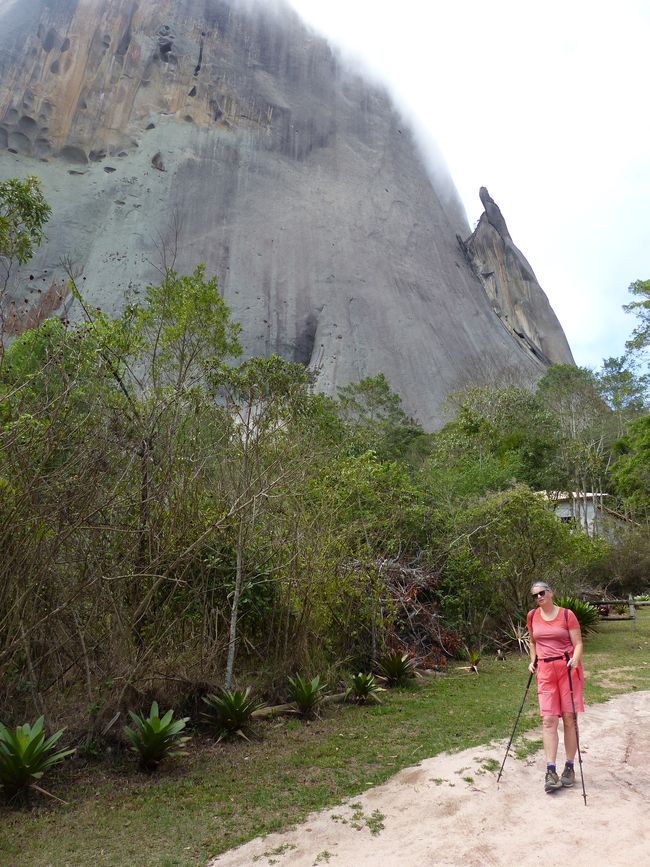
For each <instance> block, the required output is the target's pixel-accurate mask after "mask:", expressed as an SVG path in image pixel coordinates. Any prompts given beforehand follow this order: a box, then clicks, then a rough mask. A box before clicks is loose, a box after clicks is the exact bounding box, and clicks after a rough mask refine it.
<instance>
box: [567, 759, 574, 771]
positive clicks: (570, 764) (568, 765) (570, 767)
mask: <svg viewBox="0 0 650 867" xmlns="http://www.w3.org/2000/svg"><path fill="white" fill-rule="evenodd" d="M566 767H567V768H568V769H569V770H570V771H572V770H573V762H570V761H569V760H568V759H567V760H566Z"/></svg>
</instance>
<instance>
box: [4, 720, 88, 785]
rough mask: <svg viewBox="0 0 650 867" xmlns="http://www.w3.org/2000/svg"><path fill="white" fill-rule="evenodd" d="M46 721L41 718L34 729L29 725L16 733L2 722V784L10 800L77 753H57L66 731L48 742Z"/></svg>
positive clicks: (54, 735) (23, 726) (25, 725)
mask: <svg viewBox="0 0 650 867" xmlns="http://www.w3.org/2000/svg"><path fill="white" fill-rule="evenodd" d="M44 722H45V718H44V717H42V716H41V717H39V718H38V719H37V720H36V722H35V723H34V725H33V726H30V725H29V723H25V724H24V725H21V726H16V730H15V731H14V732H11V731H10V730H9V729H8V728H7V727H6V726H4V725H3V724H2V723H0V783H1V784H2V787H3V789H4V792H5V795H6V796H7V798H8V799H9V800H11V799H13V798H15V797H16V796H18V795H20V794H24V793H26V792H27V790H28V789H29V787H30V786H33V785H34V784H35V781H36V780H40V779H41V777H42V776H43V774H44V773H45V771H47V770H49V769H50V768H51V767H52V766H53V765H57V764H59V762H61V761H63V759H64V758H65V757H66V756H69V755H71V754H72V753H74V749H70V750H59V751H58V752H56V751H55V749H54V747H55V744H56V743H57V741H58V740H59V738H60V737H61V735H62V734H63V732H64V729H60V730H59V731H58V732H55V733H54V734H53V735H51V736H50V737H49V738H47V739H46V738H45V733H44V731H43V727H44Z"/></svg>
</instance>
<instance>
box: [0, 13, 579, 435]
mask: <svg viewBox="0 0 650 867" xmlns="http://www.w3.org/2000/svg"><path fill="white" fill-rule="evenodd" d="M26 174H36V175H37V176H38V177H39V178H40V179H41V180H42V183H43V186H44V190H45V194H46V196H47V198H48V200H49V201H50V203H51V205H52V208H53V215H52V219H51V222H50V225H49V227H48V242H47V244H46V245H45V246H44V247H43V248H41V250H39V252H38V254H37V256H36V257H35V259H34V260H33V261H32V262H31V263H30V265H29V267H28V269H22V270H21V271H20V272H18V273H17V277H16V279H15V281H14V283H13V284H12V287H11V289H10V292H11V297H12V299H13V300H12V302H11V304H12V307H11V310H10V317H9V322H10V326H11V329H12V330H13V332H14V333H17V332H19V331H20V330H21V329H23V328H25V327H29V326H30V325H33V324H34V323H36V322H38V321H39V320H40V319H42V318H43V317H44V316H46V315H50V314H51V313H52V312H54V311H57V312H61V311H68V312H69V315H73V316H74V310H73V309H71V299H70V298H69V297H68V294H67V290H66V286H65V279H64V277H63V273H62V270H61V267H60V262H61V258H62V256H64V255H69V256H70V257H72V259H73V260H74V261H75V262H76V263H77V264H78V266H79V268H82V269H83V274H84V276H85V282H84V284H83V286H84V289H85V291H86V294H87V296H88V299H89V301H90V302H91V303H93V304H95V305H96V306H99V307H101V308H102V309H104V310H108V311H117V310H119V309H120V308H121V306H122V305H123V304H124V303H125V299H126V298H128V297H137V296H138V294H139V293H140V292H142V290H143V288H144V287H145V286H146V285H147V283H149V282H151V281H155V280H156V279H157V277H158V276H159V275H158V272H157V266H158V265H159V264H160V247H161V246H164V247H166V249H167V251H168V252H169V251H172V253H173V254H174V255H175V257H176V259H175V264H176V268H177V270H179V271H187V270H190V269H192V268H193V267H194V265H195V264H196V263H197V262H200V261H203V262H205V263H206V265H207V268H208V272H211V273H215V274H217V275H218V277H219V281H220V286H221V289H222V291H223V293H224V296H225V298H226V300H227V302H228V304H229V305H230V307H231V309H232V313H233V316H234V318H235V319H237V320H238V321H239V322H240V323H241V324H242V327H243V334H242V338H243V344H244V346H245V349H246V352H247V353H248V354H255V353H261V354H268V353H271V352H276V353H279V354H281V355H283V356H285V357H287V358H290V359H293V360H297V361H301V362H304V363H305V364H308V365H311V366H312V367H314V368H317V369H318V370H319V376H318V386H319V387H320V388H321V389H323V390H324V391H327V392H330V393H335V391H336V388H337V387H338V386H340V385H345V384H347V383H349V382H351V381H355V380H358V379H360V378H362V377H364V376H369V375H374V374H376V373H378V372H379V371H383V372H384V373H385V374H386V376H387V378H388V379H389V381H390V382H391V385H392V387H393V388H394V389H395V390H396V391H397V392H398V393H399V394H400V395H401V396H402V399H403V402H404V406H405V409H406V410H407V411H408V412H409V413H410V414H412V415H413V416H415V417H417V418H418V419H419V420H420V421H421V422H422V423H423V424H424V425H425V426H426V427H435V426H437V425H438V424H440V423H441V421H442V420H443V417H444V410H443V409H442V405H443V401H444V398H445V396H446V394H447V393H448V392H449V391H451V390H454V389H457V388H459V387H461V386H463V385H465V384H467V383H468V382H486V381H490V380H495V379H500V378H507V379H508V380H509V381H515V382H518V383H520V384H522V385H530V384H532V383H534V382H535V380H536V379H537V378H539V376H540V375H542V373H543V371H544V369H545V367H546V365H548V364H549V363H571V362H572V358H571V352H570V350H569V347H568V344H567V342H566V338H565V337H564V334H563V332H562V329H561V327H560V325H559V323H558V321H557V319H556V318H555V316H554V314H553V312H552V310H551V308H550V306H549V305H548V301H547V299H546V296H545V295H544V293H543V291H542V290H541V288H540V287H539V286H538V284H537V282H536V281H535V280H534V275H533V279H532V280H529V279H527V278H526V277H523V278H522V268H523V266H522V261H523V262H525V259H523V256H521V254H519V256H520V257H521V258H517V256H515V254H514V252H513V248H514V245H512V243H511V240H510V239H509V235H508V236H507V237H506V236H505V235H504V234H503V232H502V231H500V228H499V226H500V223H499V221H498V220H496V223H497V224H498V225H497V226H495V222H494V221H493V220H492V218H491V217H490V210H489V208H491V207H492V206H491V205H490V206H489V208H488V210H487V211H486V219H485V225H484V226H482V227H481V226H479V230H477V231H480V233H481V237H483V238H484V240H483V241H481V242H480V243H479V240H477V235H476V234H475V235H474V236H473V239H474V240H472V239H470V240H469V241H468V242H467V243H465V242H464V241H463V242H462V243H459V240H458V239H459V238H460V239H463V238H467V236H468V235H469V227H468V225H467V221H466V217H465V214H464V211H463V208H462V206H461V204H460V202H459V199H458V197H457V194H456V192H455V190H454V187H453V183H452V182H451V180H450V178H449V177H448V176H447V174H446V173H445V171H444V170H443V169H442V168H440V169H439V170H438V171H436V172H435V174H434V175H433V174H432V173H431V172H430V171H428V170H427V168H426V167H425V164H424V162H423V159H422V157H421V155H420V153H419V152H418V149H417V146H416V144H415V142H414V139H413V136H412V134H411V131H410V130H409V128H408V126H407V125H406V123H405V122H404V120H403V119H402V117H401V116H400V113H399V107H398V106H395V105H394V104H393V103H392V101H391V99H390V98H389V96H388V95H387V94H386V93H385V92H384V91H382V90H381V89H379V88H377V87H376V86H375V85H373V84H370V83H369V82H367V81H365V80H364V79H363V78H361V77H360V76H358V75H357V74H355V73H354V72H353V71H351V70H349V69H348V68H346V66H345V65H344V64H343V63H342V62H341V61H340V60H339V59H338V57H337V55H336V54H335V53H334V52H333V51H332V49H331V48H330V46H329V45H328V44H327V42H326V41H325V40H324V39H322V38H320V37H319V36H317V35H316V34H314V33H313V32H311V31H310V30H308V29H307V28H306V27H305V25H304V24H303V23H302V22H301V20H300V19H299V17H298V16H297V15H296V14H295V13H294V12H293V11H292V10H291V9H290V8H289V7H288V6H287V5H285V4H284V3H282V2H280V0H278V2H277V3H268V2H267V3H255V2H247V0H111V2H110V3H106V2H103V0H0V178H7V177H17V176H25V175H26ZM488 198H489V197H488ZM485 201H487V200H485ZM490 202H491V200H490ZM492 204H493V203H492ZM495 207H496V206H495ZM497 210H498V208H497ZM493 213H494V212H493ZM502 222H503V226H505V222H504V221H503V220H502ZM483 229H485V230H486V231H485V232H484V231H483ZM493 233H496V235H498V238H497V237H496V235H493ZM506 233H507V229H506ZM484 236H489V237H487V240H485V237H484ZM499 239H500V241H499ZM514 250H516V248H514ZM517 252H518V251H517ZM495 256H496V257H497V258H496V259H494V257H495ZM499 257H500V258H499ZM495 262H496V264H495ZM528 267H529V266H528ZM513 268H515V269H518V273H519V277H518V278H517V279H515V280H512V279H511V278H510V277H509V276H508V275H509V274H511V272H512V269H513ZM496 272H498V276H499V279H500V281H501V282H500V283H499V286H500V287H501V289H499V290H495V285H496V284H495V279H494V276H493V275H494V274H495V273H496ZM530 274H532V270H530ZM485 275H488V276H487V277H486V276H485ZM520 278H521V279H520ZM522 281H523V282H522ZM506 285H507V287H508V289H507V292H506V291H505V290H504V289H503V287H504V286H506ZM499 292H500V295H499V297H498V298H497V295H498V294H499ZM504 294H505V295H507V296H508V298H507V301H506V300H504ZM524 296H525V297H524ZM515 310H516V311H517V312H516V314H515ZM66 315H67V314H66Z"/></svg>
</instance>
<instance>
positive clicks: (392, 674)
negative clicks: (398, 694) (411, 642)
mask: <svg viewBox="0 0 650 867" xmlns="http://www.w3.org/2000/svg"><path fill="white" fill-rule="evenodd" d="M377 667H378V669H379V676H380V679H381V680H383V681H384V683H386V684H388V686H404V685H405V684H406V683H407V681H408V680H410V679H411V678H413V677H416V676H417V674H416V671H415V659H414V658H413V657H412V656H411V655H410V654H409V653H400V652H399V651H398V650H396V651H393V652H392V653H387V654H386V655H385V656H383V657H382V658H381V659H380V660H379V662H378V664H377Z"/></svg>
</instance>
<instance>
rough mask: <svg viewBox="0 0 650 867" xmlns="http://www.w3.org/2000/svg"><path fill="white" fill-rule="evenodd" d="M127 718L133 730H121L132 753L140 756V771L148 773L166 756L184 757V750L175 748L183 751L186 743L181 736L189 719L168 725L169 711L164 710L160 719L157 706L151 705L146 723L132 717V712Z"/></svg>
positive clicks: (170, 713)
mask: <svg viewBox="0 0 650 867" xmlns="http://www.w3.org/2000/svg"><path fill="white" fill-rule="evenodd" d="M129 716H130V717H131V719H132V720H133V723H134V725H135V730H133V729H130V728H129V727H128V726H125V727H124V731H125V732H126V734H127V736H128V738H129V740H130V741H131V744H132V749H133V752H134V753H137V754H138V755H139V756H140V765H141V767H142V768H144V769H145V770H147V771H152V770H154V769H155V768H157V767H158V765H159V764H160V762H162V760H163V759H165V758H167V756H182V755H185V750H183V749H179V747H183V745H184V744H186V743H187V741H189V737H181V732H182V731H183V729H184V728H185V723H186V722H187V721H188V720H189V717H183V718H182V719H178V720H176V721H175V722H174V721H172V717H173V716H174V711H173V710H168V711H167V713H166V714H165V715H164V716H163V717H161V716H160V713H159V712H158V703H157V702H155V701H154V702H152V704H151V710H150V711H149V717H148V718H147V719H145V717H144V716H139V715H138V714H135V713H133V711H129Z"/></svg>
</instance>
